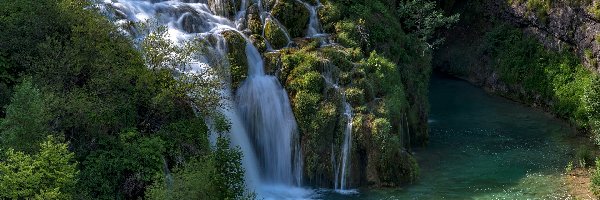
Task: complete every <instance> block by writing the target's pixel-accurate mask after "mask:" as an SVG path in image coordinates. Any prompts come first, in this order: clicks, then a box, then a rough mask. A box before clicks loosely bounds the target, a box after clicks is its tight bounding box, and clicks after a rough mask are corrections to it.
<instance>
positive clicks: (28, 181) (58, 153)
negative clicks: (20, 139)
mask: <svg viewBox="0 0 600 200" xmlns="http://www.w3.org/2000/svg"><path fill="white" fill-rule="evenodd" d="M73 158H74V154H73V153H72V152H69V151H68V150H67V144H66V143H61V142H59V141H57V139H55V138H54V137H53V136H48V137H47V138H46V140H45V141H43V142H42V143H40V151H39V152H37V153H36V154H33V155H30V154H26V153H23V152H21V151H15V150H14V149H8V150H7V151H6V152H4V155H3V156H2V157H0V161H1V162H0V198H2V199H71V198H72V197H73V195H72V194H73V192H74V191H73V189H74V186H75V183H76V178H77V175H78V173H79V171H78V170H77V166H76V165H77V163H76V162H73V160H74V159H73Z"/></svg>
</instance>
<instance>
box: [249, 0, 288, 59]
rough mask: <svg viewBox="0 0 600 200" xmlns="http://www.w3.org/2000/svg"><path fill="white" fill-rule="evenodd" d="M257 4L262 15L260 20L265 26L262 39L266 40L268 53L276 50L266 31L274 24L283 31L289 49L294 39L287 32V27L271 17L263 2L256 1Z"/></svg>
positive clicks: (260, 0)
mask: <svg viewBox="0 0 600 200" xmlns="http://www.w3.org/2000/svg"><path fill="white" fill-rule="evenodd" d="M256 4H257V7H258V12H259V15H260V20H261V23H262V25H263V31H262V35H261V36H262V37H263V38H265V43H266V46H267V51H274V50H275V49H274V48H273V46H272V45H271V43H270V42H269V41H268V40H267V37H266V36H265V30H266V29H267V25H268V23H274V24H275V25H276V26H277V28H279V30H281V31H282V32H283V34H284V36H285V38H286V40H287V45H286V46H285V47H289V46H290V44H292V37H291V36H290V33H289V32H288V31H287V29H286V28H285V26H283V25H282V24H281V22H279V20H277V19H276V18H275V17H273V16H271V12H270V11H268V10H267V9H266V8H265V6H264V4H263V3H262V0H256Z"/></svg>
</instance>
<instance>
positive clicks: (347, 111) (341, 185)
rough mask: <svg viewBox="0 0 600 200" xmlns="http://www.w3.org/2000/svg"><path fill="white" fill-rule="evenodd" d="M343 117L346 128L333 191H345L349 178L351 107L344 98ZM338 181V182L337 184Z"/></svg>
mask: <svg viewBox="0 0 600 200" xmlns="http://www.w3.org/2000/svg"><path fill="white" fill-rule="evenodd" d="M344 116H346V120H347V122H346V128H345V129H344V142H343V143H342V149H341V153H342V162H340V165H339V166H338V168H337V169H336V174H338V173H339V172H340V170H341V174H340V177H339V179H338V178H336V180H335V190H338V191H345V190H347V186H348V184H347V183H346V179H347V178H348V176H350V169H349V166H348V163H349V162H350V150H351V149H352V107H351V106H350V104H349V103H347V102H346V100H345V98H344ZM338 181H339V182H338Z"/></svg>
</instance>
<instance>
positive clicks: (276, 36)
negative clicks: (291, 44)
mask: <svg viewBox="0 0 600 200" xmlns="http://www.w3.org/2000/svg"><path fill="white" fill-rule="evenodd" d="M265 23H266V25H265V38H266V39H267V41H269V44H271V47H273V48H274V49H281V48H283V47H286V46H287V44H288V40H287V37H286V35H285V30H284V29H283V27H279V26H278V25H277V24H276V23H275V22H274V21H272V20H270V19H267V20H266V22H265Z"/></svg>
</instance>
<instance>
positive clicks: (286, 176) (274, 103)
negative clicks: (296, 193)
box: [237, 43, 302, 186]
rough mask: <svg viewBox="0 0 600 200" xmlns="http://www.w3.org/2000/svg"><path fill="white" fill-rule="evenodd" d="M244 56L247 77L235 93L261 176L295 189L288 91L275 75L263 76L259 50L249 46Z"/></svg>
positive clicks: (294, 139)
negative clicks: (252, 142) (246, 65)
mask: <svg viewBox="0 0 600 200" xmlns="http://www.w3.org/2000/svg"><path fill="white" fill-rule="evenodd" d="M246 55H247V56H248V63H249V74H248V75H249V76H248V78H247V79H246V81H244V83H243V84H242V85H241V86H240V88H239V89H238V90H237V102H238V109H239V110H240V114H241V116H242V117H243V119H244V121H245V122H246V127H247V130H248V132H249V134H250V136H251V137H252V139H253V140H254V143H255V144H256V145H255V146H256V148H255V151H256V153H257V156H258V158H259V160H260V163H259V165H260V174H261V177H262V178H263V181H264V182H266V183H269V184H284V185H296V186H298V185H299V184H300V182H301V180H302V177H301V176H294V175H295V174H296V175H299V174H300V173H295V172H298V171H300V170H301V169H296V167H298V166H295V165H294V158H298V157H299V156H300V154H299V149H297V150H296V151H294V149H295V147H296V146H295V143H296V142H297V138H298V137H297V135H296V133H297V131H296V120H295V118H294V115H293V112H292V108H291V107H290V104H289V100H288V96H287V92H286V91H285V90H284V89H283V87H282V86H281V85H280V84H279V81H278V80H277V78H275V77H274V76H268V75H265V73H264V71H263V61H262V59H261V57H260V54H259V53H258V50H256V48H254V46H252V44H250V43H248V44H247V45H246Z"/></svg>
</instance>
